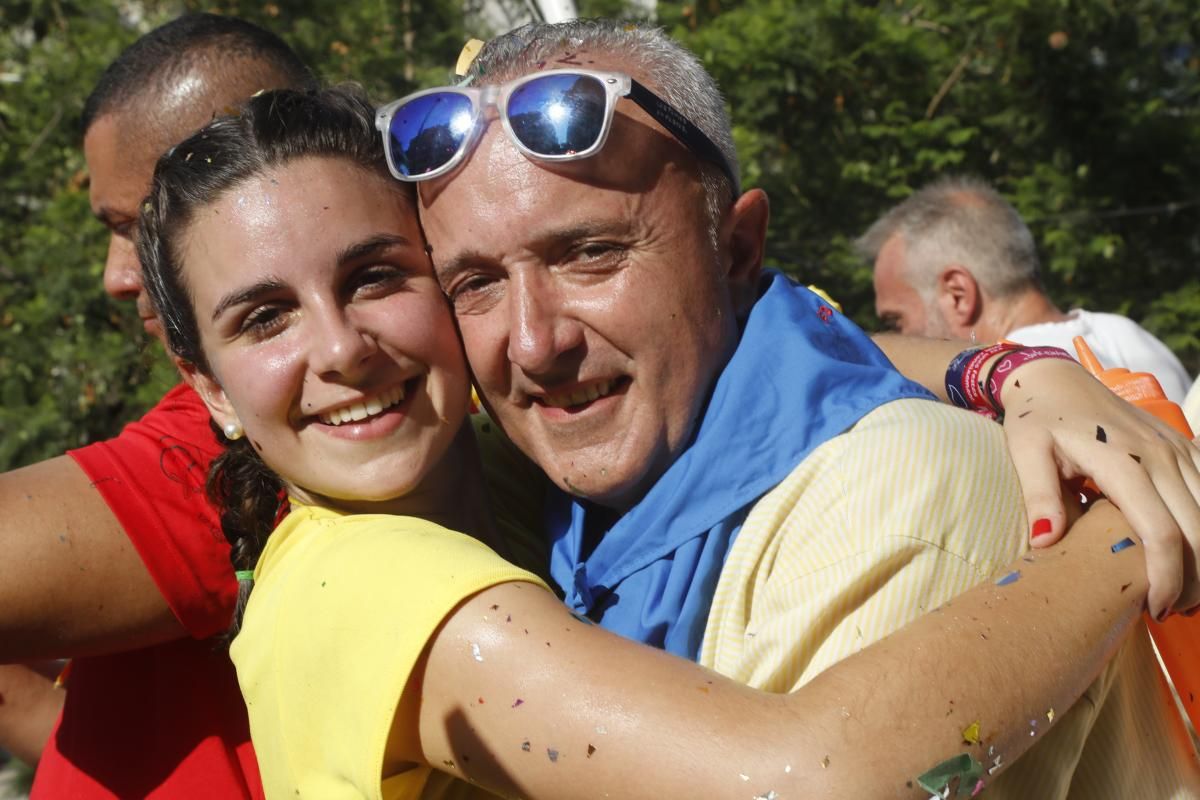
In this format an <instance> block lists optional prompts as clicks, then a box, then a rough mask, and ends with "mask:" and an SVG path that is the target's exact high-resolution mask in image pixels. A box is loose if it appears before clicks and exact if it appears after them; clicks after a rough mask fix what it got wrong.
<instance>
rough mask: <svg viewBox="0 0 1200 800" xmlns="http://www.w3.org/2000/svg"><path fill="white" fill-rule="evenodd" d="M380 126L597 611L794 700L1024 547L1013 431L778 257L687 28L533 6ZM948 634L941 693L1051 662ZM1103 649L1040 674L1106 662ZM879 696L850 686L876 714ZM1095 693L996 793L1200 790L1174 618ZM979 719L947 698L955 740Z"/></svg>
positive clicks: (481, 377)
mask: <svg viewBox="0 0 1200 800" xmlns="http://www.w3.org/2000/svg"><path fill="white" fill-rule="evenodd" d="M625 99H628V100H630V101H632V102H624V100H625ZM377 124H378V126H379V128H380V130H381V131H382V132H383V134H384V138H385V141H386V143H387V147H388V157H389V160H390V163H391V167H392V171H393V174H395V175H396V177H398V178H399V179H401V180H410V181H419V182H420V184H419V191H420V201H421V203H420V207H421V214H422V221H423V223H424V225H425V229H426V232H427V236H428V240H429V245H430V247H431V252H432V255H433V259H434V263H435V266H436V268H437V270H438V274H439V279H440V280H441V282H442V285H443V288H444V290H445V291H446V293H447V295H448V297H449V298H450V301H451V302H452V304H453V307H454V310H455V313H456V316H457V318H458V322H459V326H460V329H461V332H462V336H463V341H464V343H465V347H466V351H467V355H468V357H469V359H470V361H471V366H472V369H473V371H474V375H475V378H476V381H477V383H478V386H479V389H480V390H481V393H482V395H483V398H484V401H485V403H486V405H487V406H488V408H489V410H490V411H491V413H492V415H493V416H494V417H495V419H497V420H498V421H499V422H500V423H501V424H502V426H503V427H504V429H505V431H506V432H507V433H508V435H509V436H510V437H511V438H512V439H513V440H514V442H515V443H517V444H518V445H519V446H520V447H521V448H522V449H523V450H524V451H525V452H526V453H527V454H528V455H529V456H530V457H532V458H533V459H534V460H535V461H536V462H537V463H538V464H539V465H540V466H541V467H542V468H543V469H544V470H545V471H546V473H547V475H548V476H549V477H550V478H551V479H552V480H553V481H554V483H555V484H557V486H558V488H559V489H560V490H561V491H560V492H559V493H558V494H557V495H556V496H555V497H554V498H553V499H552V500H551V502H550V503H549V505H548V507H547V509H546V520H547V524H548V529H549V535H550V539H551V550H552V558H551V571H552V573H553V577H554V579H555V580H556V582H557V583H558V584H559V586H560V588H561V589H562V591H563V593H564V595H565V601H566V602H567V603H568V604H569V605H571V606H572V607H573V608H574V609H575V610H576V611H577V612H578V613H579V614H581V615H587V616H589V617H591V618H592V619H594V620H596V621H597V622H598V623H599V624H601V625H603V626H605V627H608V628H610V629H612V630H615V631H617V632H619V633H621V634H623V635H626V636H629V637H631V638H635V639H639V640H641V641H644V642H648V643H652V644H655V645H658V646H660V647H663V648H665V649H667V650H670V651H672V652H675V653H678V654H681V655H684V656H687V657H691V658H694V659H697V660H699V661H700V662H701V663H704V664H707V665H710V666H713V667H715V668H716V669H718V670H719V671H721V672H723V673H726V674H728V675H731V676H733V677H735V678H738V679H740V680H742V681H744V682H746V683H749V684H752V685H755V686H759V687H763V688H769V689H773V690H776V691H788V690H790V689H792V688H794V687H796V686H798V685H801V684H803V683H805V682H807V681H808V680H811V679H812V678H813V677H814V676H815V675H817V674H818V673H819V672H821V671H822V670H823V669H824V668H825V667H827V666H829V665H830V664H831V663H834V662H836V661H837V660H839V659H841V658H843V657H845V656H846V655H848V654H849V653H851V652H854V651H856V650H858V649H861V648H862V647H864V646H865V645H866V644H867V643H869V642H870V641H872V640H875V639H879V638H881V637H882V636H884V635H885V634H887V633H888V632H889V631H891V630H895V629H896V628H898V627H900V626H902V625H903V624H904V623H905V622H907V621H909V620H911V619H913V618H914V617H915V616H917V615H919V614H920V613H922V612H923V611H925V610H928V609H932V608H935V607H937V606H939V605H940V604H942V603H944V602H946V601H948V600H949V599H950V598H951V597H952V596H953V595H955V594H957V593H958V592H961V591H963V590H964V589H965V588H967V587H968V586H970V585H972V584H974V583H977V582H979V581H980V580H982V579H985V578H986V577H988V576H989V575H990V574H991V573H992V572H994V571H995V570H996V569H997V568H999V567H1000V566H1002V565H1003V564H1005V563H1007V562H1008V561H1010V560H1011V559H1014V558H1017V557H1018V556H1019V555H1020V553H1021V551H1022V548H1023V546H1024V543H1025V536H1024V531H1025V530H1027V528H1026V522H1025V520H1024V518H1023V515H1022V513H1021V510H1022V506H1021V502H1020V498H1021V495H1020V488H1019V486H1018V484H1017V481H1016V478H1015V474H1014V472H1013V469H1012V465H1011V464H1010V463H1009V462H1008V460H1007V458H1006V456H1005V454H1004V451H1003V445H1002V434H1001V432H1000V429H999V428H998V427H997V426H994V425H993V424H991V423H989V422H987V421H985V420H982V419H979V418H977V417H975V416H972V415H967V414H962V413H961V412H958V411H955V410H953V409H948V408H946V407H943V406H939V405H936V404H934V403H930V402H928V398H929V395H928V394H927V393H926V392H925V391H924V390H923V389H921V388H920V387H918V386H916V385H915V384H912V383H909V382H908V381H907V380H905V379H903V378H902V377H901V376H900V375H899V374H898V373H896V372H895V371H894V370H893V369H892V368H891V366H890V364H889V363H888V362H887V360H886V358H884V357H883V356H882V354H880V353H879V351H878V350H877V349H876V348H875V347H874V346H873V345H871V343H870V342H869V341H868V340H867V339H866V338H865V337H864V336H863V334H862V333H861V331H858V330H857V329H856V328H855V327H854V326H853V325H852V324H851V323H849V322H848V321H847V320H845V319H844V318H843V317H842V316H841V315H840V314H837V313H836V312H833V311H832V310H831V309H830V308H829V306H828V305H827V304H826V303H825V302H824V301H822V300H821V299H820V298H818V297H816V296H815V295H812V294H811V293H809V292H807V291H806V290H803V289H801V288H799V287H797V286H795V285H794V284H792V283H791V282H790V281H788V280H787V279H785V278H784V277H782V276H780V275H778V274H773V273H770V272H764V271H763V270H762V268H761V265H762V257H763V250H764V245H765V237H766V228H767V219H768V205H767V198H766V196H765V194H763V192H762V191H760V190H750V191H746V192H742V191H741V187H740V186H739V183H738V179H737V171H736V166H735V164H736V158H735V156H734V151H733V145H732V137H731V134H730V129H729V123H728V120H727V118H726V115H725V112H724V106H723V101H722V99H721V96H720V94H719V92H718V91H717V89H716V87H715V85H714V84H713V82H712V79H711V78H710V77H709V76H708V75H707V73H706V72H705V71H704V70H703V68H702V67H701V66H700V65H699V63H698V62H697V60H696V59H695V57H694V56H692V55H691V54H690V53H688V52H687V51H686V50H684V49H683V48H681V47H680V46H679V45H677V44H676V43H674V42H673V41H671V40H670V39H669V38H667V37H666V36H664V35H663V34H662V33H661V32H658V31H655V30H650V29H645V28H639V27H636V26H630V25H627V24H625V23H619V22H612V21H604V20H599V21H579V22H574V23H566V24H563V25H557V26H548V25H535V26H529V27H526V28H523V29H520V30H518V31H514V32H513V33H511V34H508V35H506V36H504V37H500V38H499V39H497V40H495V41H493V42H491V43H489V44H488V45H487V46H486V47H485V48H484V50H483V52H482V53H481V54H480V56H479V58H478V59H477V60H476V61H475V63H474V64H473V65H472V68H471V70H470V78H469V80H468V81H466V82H464V84H462V85H459V86H456V87H445V88H442V89H433V90H428V91H425V92H421V93H418V94H416V95H413V96H411V97H408V98H404V99H403V100H400V101H397V102H396V103H392V104H390V105H388V106H385V107H384V108H382V109H380V113H379V117H378V119H377ZM1029 372H1030V373H1031V374H1032V373H1033V372H1034V370H1032V369H1031V370H1029ZM1043 374H1045V373H1043ZM1010 391H1013V390H1010ZM1013 396H1016V395H1015V394H1014V395H1013ZM1054 600H1055V602H1059V598H1054ZM1047 601H1048V602H1049V601H1050V598H1047ZM1093 611H1094V609H1090V608H1089V609H1087V610H1086V613H1092V612H1093ZM1056 612H1057V613H1056V617H1062V616H1066V617H1070V615H1071V614H1074V613H1078V614H1079V615H1080V618H1082V615H1083V613H1085V611H1084V610H1080V609H1075V610H1071V609H1065V610H1064V609H1061V608H1056ZM1037 623H1038V620H1033V619H1031V620H1029V624H1030V625H1035V624H1037ZM979 624H980V625H981V626H984V625H986V621H985V622H981V623H979ZM1064 630H1067V631H1069V630H1071V628H1070V626H1069V625H1068V626H1066V627H1065V628H1064ZM1063 638H1069V637H1063ZM947 639H948V641H947V642H937V643H933V642H931V643H930V646H938V647H945V652H946V654H947V663H948V668H947V670H946V671H945V674H944V675H938V676H927V675H921V676H908V677H906V676H897V679H898V680H909V681H910V682H911V683H912V688H913V691H914V692H920V691H927V692H930V697H931V702H932V698H934V697H942V696H943V695H942V693H941V692H942V691H944V689H945V686H944V684H945V683H946V682H947V681H951V682H952V681H954V680H964V679H965V680H970V677H969V675H970V674H971V673H972V671H976V670H982V669H1004V667H1002V666H1000V665H1001V664H1013V665H1014V666H1013V667H1012V669H1013V672H1014V673H1015V672H1016V671H1017V665H1021V664H1022V656H1021V655H1020V654H1013V653H1004V654H998V653H989V652H988V651H987V649H986V648H987V644H986V639H987V636H986V632H984V630H983V627H981V629H980V631H979V633H978V635H977V634H976V633H975V632H973V631H972V632H967V633H966V634H965V636H964V637H963V640H959V639H958V638H955V637H950V636H948V637H947ZM1076 647H1077V649H1076V650H1075V651H1074V652H1073V653H1070V652H1067V650H1068V649H1069V648H1065V647H1064V648H1063V649H1062V650H1060V651H1056V652H1055V653H1042V652H1039V653H1037V654H1036V656H1031V657H1034V658H1036V659H1038V663H1037V665H1036V668H1034V669H1032V670H1029V671H1028V672H1027V674H1025V675H1021V676H1017V677H1014V680H1017V679H1020V680H1023V681H1027V682H1028V683H1029V684H1031V685H1032V684H1034V683H1035V682H1038V681H1041V682H1042V683H1043V684H1045V683H1046V682H1051V683H1053V682H1056V681H1062V680H1063V678H1062V676H1061V674H1060V672H1064V673H1065V672H1070V673H1071V674H1072V675H1075V676H1076V677H1078V676H1079V675H1080V674H1088V675H1094V674H1096V671H1097V670H1099V669H1100V667H1099V661H1098V656H1096V655H1095V654H1094V653H1092V652H1090V651H1088V650H1087V648H1086V647H1085V646H1084V645H1083V643H1077V644H1076ZM1085 654H1086V657H1087V658H1092V659H1093V660H1094V665H1093V666H1091V667H1085V668H1084V670H1083V672H1082V673H1081V672H1080V669H1079V668H1078V665H1077V664H1076V663H1073V659H1074V660H1076V661H1077V660H1082V659H1084V657H1085ZM1002 656H1003V657H1004V658H1007V659H1008V660H1006V661H1005V660H1002V659H1001V657H1002ZM951 659H953V663H954V664H955V665H958V666H956V667H955V668H953V669H951V668H950V667H949V664H950V662H951ZM1091 663H1092V662H1089V664H1091ZM1089 669H1090V671H1088V670H1089ZM963 676H968V677H965V678H964V677H963ZM931 683H933V684H943V685H937V686H932V687H931V686H930V684H931ZM868 695H869V692H868V691H866V688H865V687H864V692H863V694H862V695H861V696H853V697H847V698H846V708H845V709H844V714H845V716H846V718H847V719H850V720H852V719H853V718H854V715H855V712H856V709H858V708H860V707H861V704H863V703H866V702H868ZM1087 697H1088V700H1089V702H1085V703H1078V704H1076V705H1075V706H1074V707H1073V708H1071V709H1070V710H1067V709H1060V710H1059V713H1058V714H1057V715H1056V714H1055V712H1054V711H1053V710H1050V711H1047V710H1046V709H1040V710H1038V711H1037V712H1036V716H1037V718H1038V719H1034V720H1033V721H1032V722H1031V723H1030V726H1031V736H1035V735H1038V736H1041V737H1042V738H1040V739H1039V740H1038V746H1036V747H1035V748H1034V749H1033V750H1032V751H1031V752H1030V754H1029V755H1028V756H1026V757H1025V758H1024V759H1023V760H1022V761H1021V762H1020V763H1019V764H1018V765H1017V767H1016V768H1014V769H1013V770H1011V771H1010V772H1008V773H1006V774H1005V775H1004V776H1002V777H1001V778H1000V779H999V780H998V781H997V782H996V783H994V784H992V787H991V793H992V794H991V795H989V796H993V795H994V796H1009V795H1011V796H1014V797H1017V796H1021V797H1024V796H1034V795H1036V796H1038V797H1060V796H1062V797H1065V796H1066V795H1067V793H1068V792H1069V791H1070V790H1071V787H1072V785H1074V786H1076V787H1077V788H1078V787H1085V788H1083V789H1080V790H1081V791H1085V793H1086V794H1087V796H1089V797H1114V798H1116V797H1122V798H1125V797H1168V796H1169V797H1184V796H1186V797H1192V796H1196V794H1195V786H1196V781H1197V776H1196V772H1195V767H1194V763H1193V762H1190V761H1189V758H1190V746H1189V745H1188V744H1187V743H1186V741H1185V738H1184V737H1183V735H1182V727H1181V725H1180V722H1179V720H1178V719H1177V718H1176V717H1175V716H1173V714H1172V713H1171V712H1170V711H1169V710H1168V709H1169V698H1168V697H1167V696H1166V695H1165V694H1164V690H1163V687H1162V684H1161V680H1160V679H1159V678H1158V673H1157V669H1156V666H1155V663H1154V660H1153V655H1152V653H1151V652H1150V649H1149V646H1148V644H1147V641H1146V637H1145V634H1144V631H1138V633H1137V635H1135V636H1133V637H1131V638H1130V639H1129V641H1128V642H1127V643H1126V644H1125V645H1124V646H1123V647H1122V649H1121V651H1120V653H1119V655H1118V656H1117V658H1116V659H1115V661H1114V662H1113V665H1112V666H1110V667H1109V668H1107V669H1106V670H1105V671H1104V672H1103V675H1102V678H1101V680H1100V681H1098V682H1097V683H1095V684H1093V686H1092V687H1091V689H1089V690H1088V694H1087ZM1025 713H1028V714H1029V715H1030V716H1034V715H1035V714H1034V712H1032V711H1028V712H1027V711H1024V710H1022V711H1020V712H1016V714H1018V715H1019V714H1025ZM1039 719H1040V720H1042V722H1041V725H1042V727H1041V728H1039V727H1038V720H1039ZM972 722H973V720H972V719H971V711H970V709H966V708H962V709H957V710H956V709H954V708H953V707H951V708H950V710H949V711H948V712H947V717H946V724H947V726H950V727H952V728H954V729H955V731H960V730H961V731H967V730H970V729H971V725H972ZM897 724H898V727H897V731H900V730H902V729H903V721H902V720H898V721H897ZM991 724H992V722H991V721H989V720H984V721H983V725H984V729H985V730H986V729H987V728H988V726H989V725H991ZM1051 727H1052V728H1053V730H1051V731H1049V732H1047V729H1048V728H1051ZM1135 730H1136V731H1137V735H1136V736H1134V735H1133V731H1135ZM1089 732H1098V733H1100V734H1101V735H1098V736H1094V737H1092V738H1089V736H1088V734H1089ZM881 733H883V734H884V735H887V732H881ZM893 735H900V734H898V733H897V734H893ZM956 735H957V734H956ZM963 735H964V736H967V733H965V732H964V734H963ZM989 735H994V736H995V741H997V742H999V741H1001V739H1002V738H1003V737H1002V735H1001V734H1000V733H999V732H994V734H986V733H985V736H984V738H985V739H987V738H988V736H989ZM1020 735H1021V736H1023V735H1024V734H1023V732H1021V733H1020ZM978 738H979V737H977V736H974V737H972V739H978ZM985 744H986V742H985ZM964 749H967V748H965V747H964ZM974 750H975V751H977V752H974V755H975V756H977V757H978V758H980V759H982V758H983V757H984V754H985V753H986V749H984V747H983V746H982V745H976V746H975V748H974ZM948 755H949V754H948ZM994 755H995V754H988V756H987V757H988V758H989V759H994ZM1005 755H1007V754H1004V755H1002V756H1001V758H1000V759H994V764H999V763H1000V760H1006V759H1004V756H1005ZM994 764H989V765H988V766H993V765H994ZM823 766H824V767H825V768H826V769H832V770H836V771H838V774H839V775H842V776H845V777H844V779H848V778H849V776H850V775H851V774H852V773H853V771H854V770H855V769H856V768H857V767H856V766H855V765H851V764H839V765H833V764H824V765H823ZM831 780H833V781H834V782H835V785H836V782H837V777H835V776H832V775H831ZM909 787H910V788H911V787H913V784H912V783H910V784H909ZM1006 787H1007V788H1006ZM1034 787H1036V788H1034ZM898 788H900V787H898ZM900 791H901V792H903V791H904V790H903V789H900ZM1005 792H1007V793H1008V794H1005Z"/></svg>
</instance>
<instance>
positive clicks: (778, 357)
mask: <svg viewBox="0 0 1200 800" xmlns="http://www.w3.org/2000/svg"><path fill="white" fill-rule="evenodd" d="M904 397H919V398H926V399H932V395H931V394H929V392H927V391H926V390H925V389H923V388H922V387H920V386H918V385H917V384H915V383H912V382H910V381H909V380H907V379H906V378H904V377H903V376H901V375H900V373H898V372H896V370H895V368H894V367H892V365H891V363H890V362H889V361H888V360H887V358H886V357H885V356H884V355H883V353H882V352H880V350H879V348H877V347H876V346H875V345H874V343H872V342H871V340H870V339H869V338H868V337H867V336H866V334H864V333H863V332H862V331H861V330H860V329H859V328H858V327H857V326H855V325H854V323H852V322H850V321H849V320H848V319H846V318H845V317H844V316H842V315H841V314H839V313H837V312H836V311H833V310H832V309H831V308H830V307H829V304H828V303H826V302H825V301H824V300H822V299H821V298H820V297H818V296H817V295H815V294H813V293H812V292H810V291H809V290H808V289H805V288H803V287H801V286H798V285H796V284H795V283H793V282H792V281H791V280H789V279H788V278H786V277H785V276H783V275H782V274H780V273H777V272H772V271H768V272H767V274H765V275H764V276H763V283H762V287H761V294H760V297H759V299H758V301H757V302H756V303H755V304H754V307H753V308H752V310H751V312H750V315H749V317H748V319H747V321H746V325H745V328H744V330H743V332H742V335H741V339H740V341H739V343H738V346H737V349H736V351H735V352H734V354H733V357H732V358H731V359H730V361H729V363H728V364H727V365H726V366H725V369H724V370H723V371H722V372H721V375H720V377H719V378H718V379H717V383H716V386H715V387H714V389H713V393H712V397H711V399H710V400H709V402H708V406H707V408H706V409H705V411H704V416H703V419H702V420H701V421H700V424H699V426H698V427H697V430H696V434H695V438H694V440H693V441H692V443H691V444H690V445H689V446H688V448H687V449H686V450H685V451H684V452H683V453H682V454H681V455H680V456H679V458H678V459H676V461H675V462H674V463H673V464H672V465H671V466H670V468H668V469H667V471H666V472H665V473H664V474H663V476H662V477H661V478H660V479H659V480H658V482H657V483H656V484H655V485H654V486H653V487H652V488H651V489H650V491H649V492H647V493H646V496H645V497H644V498H642V500H641V501H640V502H639V503H638V504H637V505H636V506H634V507H633V508H632V509H630V510H629V511H628V512H626V513H625V514H624V515H623V516H622V517H621V518H620V519H619V520H618V521H617V522H616V524H615V525H613V526H612V527H611V528H610V529H609V530H608V531H607V532H606V533H604V535H603V537H601V538H600V540H599V542H598V543H597V544H596V546H595V549H594V550H593V551H592V552H591V553H590V554H589V555H587V557H586V558H584V557H583V554H584V552H585V546H586V545H585V539H584V532H585V530H586V523H587V515H588V514H589V513H603V511H602V510H595V509H590V508H589V505H588V503H586V502H585V501H582V500H580V499H578V498H574V497H572V496H570V495H568V494H566V493H565V492H559V491H555V492H553V493H552V495H551V497H550V499H549V501H548V503H547V509H546V521H547V530H548V531H549V535H550V546H551V555H550V574H551V576H552V578H553V580H554V581H555V583H557V584H558V586H559V588H560V589H561V590H562V591H563V593H564V595H565V598H564V599H565V602H566V603H567V605H568V606H570V607H571V608H572V609H574V610H575V612H576V613H578V614H582V615H585V616H588V617H590V618H591V619H593V620H595V621H597V622H599V623H600V625H601V626H603V627H605V628H608V629H609V630H612V631H614V632H616V633H619V634H621V635H622V636H625V637H626V638H629V639H635V640H637V641H640V642H645V643H646V644H651V645H654V646H656V647H660V648H663V649H666V650H668V651H670V652H672V653H675V654H676V655H681V656H684V657H686V658H690V659H693V660H695V659H696V658H698V657H699V654H700V645H701V643H702V642H703V638H704V628H705V626H706V624H707V622H708V611H709V608H710V606H711V604H712V597H713V593H714V592H715V591H716V588H717V579H718V578H719V577H720V574H721V567H722V566H723V565H724V563H725V557H726V555H727V554H728V552H729V549H730V548H731V547H732V545H733V542H734V539H735V538H736V536H737V533H738V531H739V530H740V529H741V526H742V522H744V521H745V519H746V516H747V514H748V513H749V512H750V509H751V507H752V506H753V505H754V503H755V502H756V501H758V499H759V498H760V497H762V496H763V495H764V494H766V493H767V492H768V491H770V490H771V489H772V488H774V487H775V486H776V485H778V484H779V483H780V482H782V481H783V479H784V478H786V477H787V476H788V474H789V473H791V472H792V470H793V469H795V468H796V466H797V465H798V464H799V463H800V462H801V461H802V460H803V459H804V458H805V456H807V455H808V454H809V453H810V452H811V451H812V450H813V449H814V448H816V447H817V446H818V445H820V444H822V443H823V442H825V441H827V440H829V439H831V438H833V437H834V436H837V435H838V434H839V433H842V432H843V431H845V430H846V429H848V428H850V427H851V426H852V425H854V423H856V422H858V420H859V419H861V418H862V417H863V416H864V415H865V414H867V413H868V412H869V411H871V410H873V409H875V408H877V407H878V406H880V405H883V404H884V403H888V402H890V401H892V400H898V399H900V398H904Z"/></svg>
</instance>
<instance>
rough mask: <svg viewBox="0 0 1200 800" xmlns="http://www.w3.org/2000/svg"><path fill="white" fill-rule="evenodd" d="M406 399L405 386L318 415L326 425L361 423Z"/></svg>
mask: <svg viewBox="0 0 1200 800" xmlns="http://www.w3.org/2000/svg"><path fill="white" fill-rule="evenodd" d="M403 399H404V384H400V385H399V386H396V387H394V388H391V389H388V390H387V391H385V392H382V393H381V394H378V395H376V396H375V397H369V398H367V399H366V400H360V401H359V402H357V403H351V404H350V405H348V406H342V407H341V408H335V409H333V410H332V411H325V412H323V413H321V414H318V415H317V418H318V419H320V420H321V422H324V423H325V424H326V425H343V424H345V423H347V422H361V421H362V420H364V419H366V418H367V417H373V416H375V415H376V414H378V413H379V412H381V411H383V410H384V409H386V408H391V407H392V406H394V405H396V404H397V403H399V402H400V401H402V400H403Z"/></svg>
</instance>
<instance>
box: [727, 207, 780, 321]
mask: <svg viewBox="0 0 1200 800" xmlns="http://www.w3.org/2000/svg"><path fill="white" fill-rule="evenodd" d="M770 219H771V203H770V201H769V200H768V199H767V193H766V192H764V191H763V190H762V189H750V190H748V191H746V192H744V193H743V194H742V196H741V197H739V198H738V199H737V200H736V201H734V204H733V207H732V208H730V210H729V213H728V214H726V217H725V225H724V227H726V228H727V230H728V234H727V236H728V240H727V241H728V242H729V245H728V247H729V251H728V252H729V266H728V269H727V270H726V274H725V277H726V280H727V281H728V282H729V287H730V291H731V292H732V295H733V304H734V309H735V310H736V311H737V314H738V316H743V315H745V313H746V312H747V311H748V310H749V308H750V306H752V305H753V304H754V300H755V299H756V297H757V296H758V277H759V275H761V274H762V265H763V256H764V254H765V252H766V246H767V223H768V222H770Z"/></svg>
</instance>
